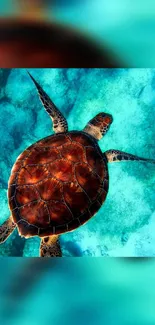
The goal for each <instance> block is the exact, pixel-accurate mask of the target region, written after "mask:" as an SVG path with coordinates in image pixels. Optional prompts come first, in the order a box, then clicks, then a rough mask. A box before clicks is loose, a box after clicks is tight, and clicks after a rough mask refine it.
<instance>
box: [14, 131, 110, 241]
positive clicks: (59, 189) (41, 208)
mask: <svg viewBox="0 0 155 325" xmlns="http://www.w3.org/2000/svg"><path fill="white" fill-rule="evenodd" d="M107 191H108V170H107V162H106V158H105V156H104V155H103V154H102V152H101V150H100V148H99V146H98V144H97V141H96V140H94V139H93V138H92V137H91V136H90V135H88V134H86V133H84V132H78V131H77V132H75V131H74V132H68V133H63V134H56V135H52V136H48V137H46V138H44V139H42V140H40V141H38V142H36V143H35V144H34V145H32V146H30V147H29V148H27V149H26V150H25V151H24V152H23V153H22V154H21V155H20V156H19V157H18V159H17V161H16V163H15V164H14V166H13V168H12V173H11V177H10V180H9V188H8V198H9V206H10V209H11V212H12V216H13V220H14V222H15V223H17V227H18V230H19V233H20V234H21V235H22V236H25V237H31V236H36V235H38V236H40V237H44V236H49V235H52V234H61V233H64V232H67V231H71V230H73V229H75V228H77V227H79V226H80V225H82V224H84V223H85V222H86V221H88V220H89V219H90V218H91V217H92V216H93V215H94V214H95V213H96V212H97V211H98V209H99V208H100V206H101V205H102V203H103V202H104V200H105V198H106V195H107Z"/></svg>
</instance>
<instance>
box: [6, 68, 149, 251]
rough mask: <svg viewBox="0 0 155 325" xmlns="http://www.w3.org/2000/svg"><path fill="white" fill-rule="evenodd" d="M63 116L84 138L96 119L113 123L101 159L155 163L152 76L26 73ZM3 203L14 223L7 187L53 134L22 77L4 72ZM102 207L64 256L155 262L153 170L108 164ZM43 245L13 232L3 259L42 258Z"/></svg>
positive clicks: (67, 237) (66, 245)
mask: <svg viewBox="0 0 155 325" xmlns="http://www.w3.org/2000/svg"><path fill="white" fill-rule="evenodd" d="M29 71H30V72H31V73H32V75H33V76H34V77H35V78H36V80H37V81H38V82H39V83H40V84H41V85H42V87H43V88H44V89H45V90H46V91H47V93H48V94H49V95H50V96H51V98H52V99H53V101H54V102H55V103H56V105H57V106H58V107H59V108H60V110H61V112H63V113H64V115H65V116H66V118H67V120H68V123H69V129H70V130H72V129H76V130H81V129H82V128H83V127H84V126H85V125H86V123H87V122H88V121H89V120H90V119H91V118H92V117H93V116H95V115H96V114H97V113H98V112H100V111H104V112H107V113H110V114H112V115H113V124H112V126H111V128H110V130H109V131H108V133H107V134H106V135H105V137H104V138H103V139H102V140H101V141H100V143H99V144H100V147H101V149H102V151H106V150H108V149H120V150H123V151H127V152H130V153H133V154H137V155H139V156H143V157H148V158H154V157H155V145H154V139H155V123H154V116H155V91H154V88H155V69H29ZM0 84H1V87H0V112H1V114H0V125H1V128H0V132H1V136H0V143H1V144H0V147H1V157H0V187H1V191H0V201H1V216H0V223H1V224H2V223H3V222H4V221H5V220H6V219H7V218H8V217H9V209H8V204H7V182H8V178H9V175H10V171H11V168H12V166H13V164H14V162H15V160H16V158H17V157H18V155H19V154H20V153H21V152H22V151H23V150H24V149H25V148H26V147H27V146H29V145H31V144H32V143H34V142H35V141H37V140H39V139H41V138H43V137H45V136H48V135H50V134H52V133H53V131H52V128H51V120H50V118H49V116H48V115H47V113H46V112H45V111H44V109H43V107H42V105H41V103H40V101H39V99H38V95H37V92H36V89H35V88H34V85H33V83H32V81H31V80H30V78H29V76H28V74H27V72H26V70H25V69H12V70H3V69H1V70H0ZM109 174H110V189H109V193H108V196H107V200H106V202H105V204H104V205H103V206H102V208H101V209H100V211H99V212H98V214H97V215H96V216H95V217H94V218H92V219H91V220H90V221H89V222H88V223H87V224H86V225H84V226H82V227H80V228H78V229H77V230H75V231H74V232H71V233H68V234H64V235H62V236H61V246H62V250H63V256H155V248H154V247H155V231H154V228H155V185H154V184H155V166H154V165H151V164H148V163H143V162H132V161H131V162H122V163H116V164H109ZM39 244H40V239H39V238H30V239H27V240H25V239H24V238H20V237H19V235H18V234H17V231H15V232H14V233H13V234H12V235H11V236H10V238H9V239H8V240H7V241H6V242H5V243H4V244H2V245H0V256H38V249H39Z"/></svg>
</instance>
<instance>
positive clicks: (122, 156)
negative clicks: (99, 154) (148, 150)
mask: <svg viewBox="0 0 155 325" xmlns="http://www.w3.org/2000/svg"><path fill="white" fill-rule="evenodd" d="M104 154H105V156H106V158H107V161H108V162H119V161H123V160H124V161H125V160H138V161H146V162H150V163H152V164H155V160H154V159H148V158H142V157H138V156H135V155H132V154H130V153H126V152H123V151H120V150H113V149H111V150H108V151H106V152H105V153H104Z"/></svg>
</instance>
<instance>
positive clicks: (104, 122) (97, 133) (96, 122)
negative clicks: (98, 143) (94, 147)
mask: <svg viewBox="0 0 155 325" xmlns="http://www.w3.org/2000/svg"><path fill="white" fill-rule="evenodd" d="M112 121H113V118H112V115H110V114H107V113H103V112H101V113H99V114H97V115H96V116H95V117H94V118H93V119H92V120H90V121H89V122H88V124H87V125H86V127H85V128H84V130H83V131H84V132H86V133H89V134H91V135H92V136H93V137H94V138H95V139H96V140H100V139H101V138H102V136H103V135H104V134H105V133H106V132H107V131H108V130H109V127H110V125H111V123H112Z"/></svg>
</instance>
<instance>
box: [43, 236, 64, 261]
mask: <svg viewBox="0 0 155 325" xmlns="http://www.w3.org/2000/svg"><path fill="white" fill-rule="evenodd" d="M40 256H41V257H62V252H61V247H60V243H59V238H58V236H57V235H53V236H50V237H44V238H42V240H41V244H40Z"/></svg>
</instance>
